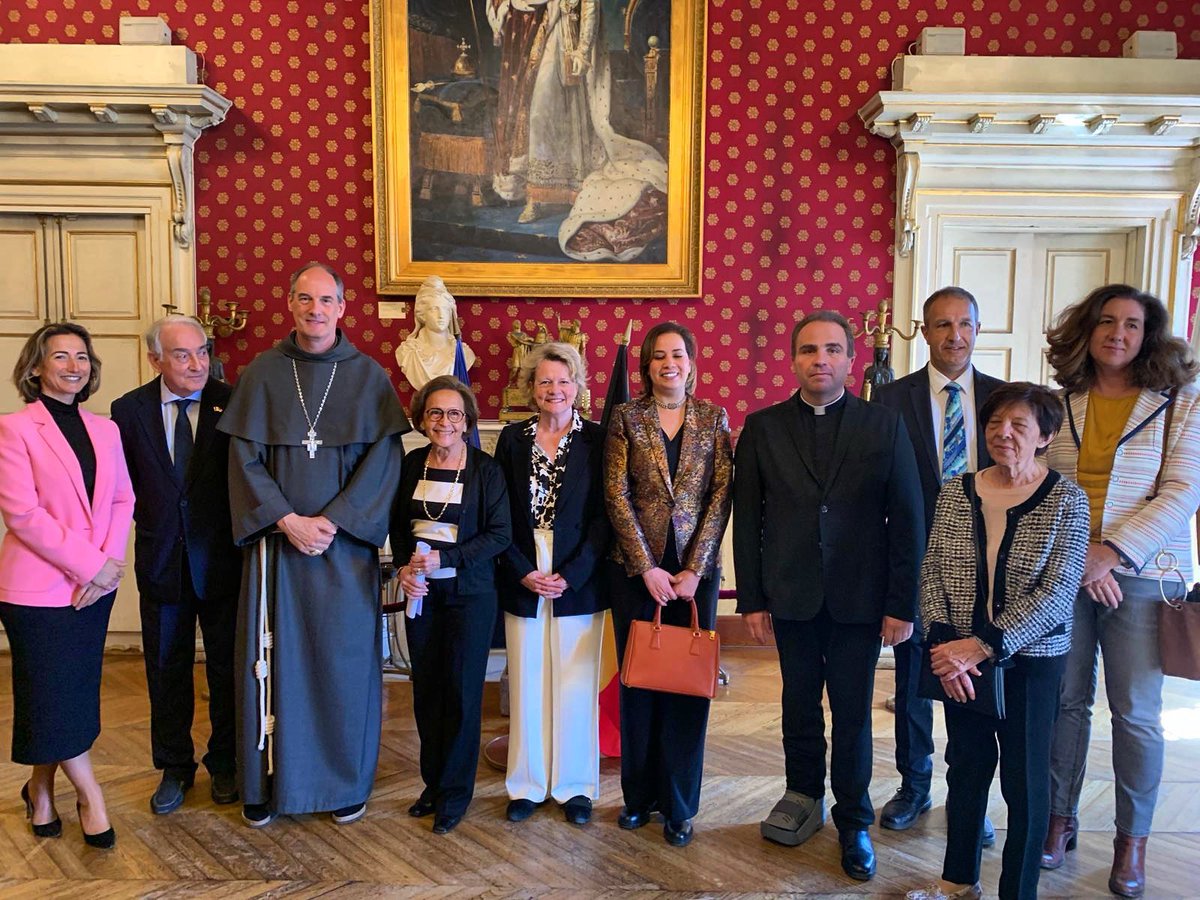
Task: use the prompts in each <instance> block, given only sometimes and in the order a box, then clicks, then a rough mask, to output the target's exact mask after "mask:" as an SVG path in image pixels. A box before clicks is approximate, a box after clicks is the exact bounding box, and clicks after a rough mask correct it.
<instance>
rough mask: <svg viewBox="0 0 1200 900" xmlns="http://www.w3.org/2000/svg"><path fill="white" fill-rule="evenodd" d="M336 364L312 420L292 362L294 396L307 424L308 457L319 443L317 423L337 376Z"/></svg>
mask: <svg viewBox="0 0 1200 900" xmlns="http://www.w3.org/2000/svg"><path fill="white" fill-rule="evenodd" d="M337 367H338V364H337V363H334V364H333V371H332V372H330V373H329V381H328V382H327V383H326V385H325V393H324V394H322V395H321V405H320V406H318V407H317V416H316V418H315V419H314V418H312V417H311V416H309V414H308V404H307V403H305V402H304V391H302V390H301V389H300V372H299V370H298V369H297V368H296V361H295V360H294V359H293V360H292V378H293V379H295V381H296V396H298V397H299V398H300V409H301V410H303V411H304V421H306V422H307V423H308V444H309V454H308V455H309V456H310V457H313V456H315V455H316V444H317V443H320V442H319V441H317V440H316V437H317V422H319V421H320V420H321V413H322V412H324V411H325V401H326V400H328V399H329V389H330V388H331V387H333V379H334V376H335V375H337Z"/></svg>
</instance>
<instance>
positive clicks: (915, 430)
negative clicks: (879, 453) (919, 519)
mask: <svg viewBox="0 0 1200 900" xmlns="http://www.w3.org/2000/svg"><path fill="white" fill-rule="evenodd" d="M1002 384H1004V382H1003V381H1001V380H1000V379H999V378H993V377H992V376H991V375H984V374H983V373H982V372H980V371H979V370H978V369H976V370H975V412H976V414H977V415H976V416H975V432H976V434H975V441H976V443H975V449H976V460H977V465H976V468H977V469H986V468H987V467H988V466H990V465H991V464H992V457H991V456H990V455H989V454H988V451H987V441H986V440H984V437H983V426H984V425H985V424H986V423H985V422H982V421H980V419H979V416H978V412H979V410H980V408H981V407H982V406H983V402H984V401H985V400H987V398H988V396H989V395H990V394H991V393H992V391H993V390H995V389H996V388H997V387H999V386H1000V385H1002ZM874 399H875V400H877V401H878V402H879V403H882V404H883V405H884V406H886V407H888V408H889V409H894V410H895V411H896V412H898V413H900V415H901V417H902V418H903V419H904V427H905V428H907V429H908V436H909V438H910V439H911V440H912V442H913V450H915V451H916V454H917V471H918V472H919V473H920V475H921V493H922V494H923V495H924V498H925V536H926V537H928V536H929V532H930V531H931V530H932V529H933V511H934V510H935V509H936V508H937V497H938V492H939V491H940V490H941V489H942V461H941V460H940V459H938V449H937V433H936V432H935V431H934V422H933V407H932V404H931V401H930V399H929V366H927V365H926V366H922V367H921V368H920V369H918V370H917V371H915V372H913V373H912V374H911V375H905V376H904V377H903V378H901V379H900V380H899V381H894V382H892V383H891V384H885V385H883V386H882V387H880V388H879V390H878V391H877V392H876V393H875V397H874ZM937 427H938V428H941V423H940V422H939V423H938V425H937Z"/></svg>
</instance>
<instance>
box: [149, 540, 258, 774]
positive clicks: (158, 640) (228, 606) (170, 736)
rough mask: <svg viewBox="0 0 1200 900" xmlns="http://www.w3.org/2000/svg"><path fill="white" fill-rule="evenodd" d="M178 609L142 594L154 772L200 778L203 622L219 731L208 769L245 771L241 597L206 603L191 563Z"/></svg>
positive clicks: (211, 704) (213, 721) (211, 714)
mask: <svg viewBox="0 0 1200 900" xmlns="http://www.w3.org/2000/svg"><path fill="white" fill-rule="evenodd" d="M181 582H182V585H183V588H182V591H181V593H180V597H179V601H178V602H177V603H159V602H157V601H156V600H155V599H154V598H153V597H147V596H145V595H142V596H141V598H140V600H139V604H138V605H139V607H140V609H141V614H142V653H143V655H144V656H145V659H146V684H147V685H148V686H149V688H150V749H151V752H152V754H153V758H154V768H156V769H161V770H162V771H163V772H165V773H166V774H169V775H173V776H175V777H176V778H179V779H181V780H183V781H190V780H191V778H192V777H193V775H195V772H196V761H195V748H194V747H193V745H192V719H193V717H194V715H195V685H194V679H193V674H194V672H195V668H196V622H197V621H199V623H200V634H201V636H202V637H203V639H204V658H205V663H204V671H205V674H206V676H207V678H208V692H209V701H208V719H209V723H210V726H211V728H212V732H211V734H210V735H209V739H208V752H207V753H206V754H205V755H204V767H205V768H206V769H208V771H209V772H211V773H212V774H214V775H232V774H233V773H234V771H235V770H236V768H237V742H236V741H237V739H236V719H235V716H236V714H235V707H234V673H233V653H234V635H235V633H236V631H237V609H238V596H237V594H229V595H227V596H223V597H210V598H208V599H206V600H201V599H200V598H199V597H197V596H196V592H195V589H194V588H193V587H192V577H191V573H190V572H189V571H188V567H187V561H186V559H185V560H184V564H183V572H182V573H181Z"/></svg>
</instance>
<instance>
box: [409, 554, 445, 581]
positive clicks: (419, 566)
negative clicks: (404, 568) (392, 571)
mask: <svg viewBox="0 0 1200 900" xmlns="http://www.w3.org/2000/svg"><path fill="white" fill-rule="evenodd" d="M408 565H409V567H410V568H411V569H412V570H413V574H414V575H428V574H429V573H430V572H436V571H437V570H438V569H440V568H441V567H442V555H441V553H440V552H438V551H437V550H430V551H429V552H428V553H418V552H417V551H416V550H414V551H413V555H412V556H411V557H409V560H408Z"/></svg>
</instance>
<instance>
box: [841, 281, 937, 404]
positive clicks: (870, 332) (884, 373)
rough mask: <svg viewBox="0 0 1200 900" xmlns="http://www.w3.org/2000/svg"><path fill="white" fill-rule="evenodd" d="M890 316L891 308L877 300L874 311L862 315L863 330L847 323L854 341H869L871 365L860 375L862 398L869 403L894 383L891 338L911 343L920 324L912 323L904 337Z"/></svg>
mask: <svg viewBox="0 0 1200 900" xmlns="http://www.w3.org/2000/svg"><path fill="white" fill-rule="evenodd" d="M891 315H892V304H891V301H889V300H880V301H879V306H877V307H876V308H875V309H871V310H867V311H866V312H864V313H862V323H863V327H862V328H861V329H860V328H857V327H856V326H855V325H854V323H853V322H851V323H850V328H851V331H852V332H853V334H854V338H855V340H857V339H858V338H860V337H869V338H870V339H871V349H872V351H873V356H872V358H871V365H869V366H867V371H866V372H864V373H863V386H862V398H863V399H864V400H870V399H871V398H872V397H873V396H874V395H875V391H876V390H878V389H879V388H880V387H881V386H883V385H885V384H891V383H892V382H893V381H895V380H896V372H895V370H893V369H892V335H893V334H898V335H900V337H902V338H904V340H906V341H911V340H912V339H913V338H915V337H916V336H917V332H918V331H919V330H920V325H921V321H920V320H919V319H913V320H912V323H913V330H912V333H911V334H905V333H904V332H903V331H902V330H901V329H900V328H899V327H898V326H897V325H895V324H893V323H892V322H890V321H889V319H890V318H891Z"/></svg>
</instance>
